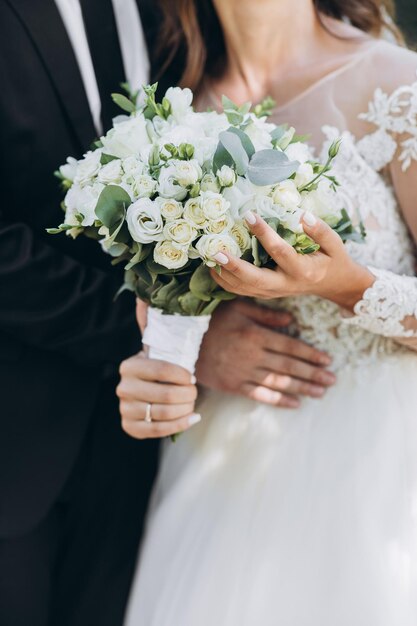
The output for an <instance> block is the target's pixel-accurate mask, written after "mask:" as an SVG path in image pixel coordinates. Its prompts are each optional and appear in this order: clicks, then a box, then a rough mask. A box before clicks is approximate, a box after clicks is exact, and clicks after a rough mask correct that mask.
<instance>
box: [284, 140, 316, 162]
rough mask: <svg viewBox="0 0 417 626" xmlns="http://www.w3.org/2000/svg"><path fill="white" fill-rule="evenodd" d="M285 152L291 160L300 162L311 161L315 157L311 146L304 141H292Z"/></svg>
mask: <svg viewBox="0 0 417 626" xmlns="http://www.w3.org/2000/svg"><path fill="white" fill-rule="evenodd" d="M284 152H285V154H286V155H287V157H288V158H289V160H290V161H298V162H299V163H305V162H306V161H311V160H312V158H313V155H312V153H311V148H310V147H309V146H308V144H306V143H303V142H302V141H297V142H296V143H291V144H290V145H289V146H288V147H287V148H286V149H285V151H284Z"/></svg>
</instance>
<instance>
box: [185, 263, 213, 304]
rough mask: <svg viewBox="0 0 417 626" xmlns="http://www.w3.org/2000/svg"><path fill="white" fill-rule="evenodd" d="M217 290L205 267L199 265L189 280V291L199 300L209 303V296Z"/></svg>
mask: <svg viewBox="0 0 417 626" xmlns="http://www.w3.org/2000/svg"><path fill="white" fill-rule="evenodd" d="M216 288H217V284H216V283H215V281H214V280H213V279H212V277H211V274H210V270H209V268H208V267H207V266H206V265H199V266H198V267H197V269H196V270H195V272H194V274H193V275H192V276H191V279H190V291H191V293H192V294H193V295H194V296H195V297H196V298H199V299H200V300H204V301H205V302H210V300H211V294H212V293H213V291H214V290H215V289H216Z"/></svg>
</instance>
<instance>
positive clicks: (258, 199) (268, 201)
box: [241, 195, 277, 219]
mask: <svg viewBox="0 0 417 626" xmlns="http://www.w3.org/2000/svg"><path fill="white" fill-rule="evenodd" d="M246 211H254V212H255V213H257V214H258V215H260V216H261V217H263V218H264V219H267V218H268V217H277V215H276V208H275V207H274V203H273V200H272V198H270V197H269V196H261V195H257V196H253V198H252V199H251V200H250V202H248V203H246V205H244V207H243V208H242V210H241V215H242V217H243V215H244V214H245V213H246Z"/></svg>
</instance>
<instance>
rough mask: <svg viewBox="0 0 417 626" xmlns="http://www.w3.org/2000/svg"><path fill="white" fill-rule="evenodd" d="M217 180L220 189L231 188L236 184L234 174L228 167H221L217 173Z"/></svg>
mask: <svg viewBox="0 0 417 626" xmlns="http://www.w3.org/2000/svg"><path fill="white" fill-rule="evenodd" d="M217 180H218V181H219V183H220V186H221V187H231V186H232V185H234V184H235V182H236V172H235V171H234V169H232V168H231V167H229V166H228V165H223V166H222V167H221V168H220V169H219V171H218V172H217Z"/></svg>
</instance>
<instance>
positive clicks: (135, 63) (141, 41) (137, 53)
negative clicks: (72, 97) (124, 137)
mask: <svg viewBox="0 0 417 626" xmlns="http://www.w3.org/2000/svg"><path fill="white" fill-rule="evenodd" d="M112 3H113V10H114V15H115V20H116V27H117V32H118V34H119V41H120V48H121V52H122V58H123V65H124V67H125V70H126V77H127V80H128V81H129V83H130V84H131V86H132V88H133V89H138V88H139V87H140V86H141V85H144V84H147V83H148V81H149V57H148V52H147V49H146V43H145V37H144V34H143V29H142V24H141V21H140V17H139V11H138V7H137V4H136V0H112ZM55 4H56V5H57V7H58V10H59V12H60V15H61V17H62V21H63V22H64V25H65V28H66V30H67V33H68V36H69V39H70V41H71V44H72V47H73V49H74V53H75V56H76V59H77V62H78V66H79V68H80V72H81V77H82V80H83V83H84V88H85V92H86V94H87V99H88V103H89V105H90V110H91V114H92V116H93V120H94V125H95V127H96V130H97V132H98V133H99V134H101V132H102V125H101V119H100V116H101V101H100V94H99V90H98V86H97V80H96V76H95V73H94V66H93V62H92V60H91V54H90V49H89V46H88V40H87V34H86V31H85V26H84V21H83V16H82V12H81V6H80V2H79V0H55ZM109 95H110V94H109Z"/></svg>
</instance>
